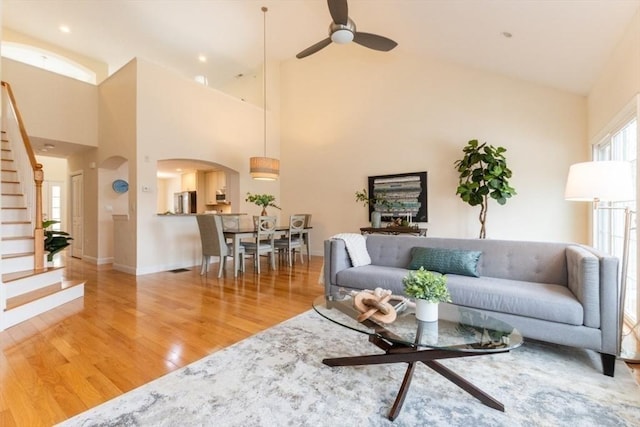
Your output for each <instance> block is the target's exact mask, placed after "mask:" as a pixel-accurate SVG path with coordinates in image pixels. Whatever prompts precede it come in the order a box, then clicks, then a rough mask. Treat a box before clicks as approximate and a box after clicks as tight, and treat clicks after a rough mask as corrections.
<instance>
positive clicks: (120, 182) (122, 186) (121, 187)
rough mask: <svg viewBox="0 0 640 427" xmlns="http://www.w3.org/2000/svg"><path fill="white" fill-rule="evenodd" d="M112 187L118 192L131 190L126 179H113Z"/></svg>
mask: <svg viewBox="0 0 640 427" xmlns="http://www.w3.org/2000/svg"><path fill="white" fill-rule="evenodd" d="M111 187H112V188H113V191H115V192H116V193H126V192H127V191H129V183H128V182H127V181H125V180H124V179H116V180H115V181H113V184H111Z"/></svg>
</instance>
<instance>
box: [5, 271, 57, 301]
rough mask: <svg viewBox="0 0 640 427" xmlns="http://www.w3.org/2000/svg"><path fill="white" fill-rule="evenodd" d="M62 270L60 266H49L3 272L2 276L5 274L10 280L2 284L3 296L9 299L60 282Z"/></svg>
mask: <svg viewBox="0 0 640 427" xmlns="http://www.w3.org/2000/svg"><path fill="white" fill-rule="evenodd" d="M63 272H64V270H63V268H62V267H51V268H42V269H38V270H26V271H18V272H15V273H7V274H3V276H2V277H3V278H4V277H5V276H6V277H9V278H11V280H9V281H7V282H5V283H4V284H3V286H4V288H5V297H6V298H7V299H9V298H15V297H18V296H20V295H26V294H31V293H33V292H35V291H38V290H39V289H42V288H46V287H48V286H51V285H52V284H54V283H58V282H61V281H62V279H63V277H62V274H63Z"/></svg>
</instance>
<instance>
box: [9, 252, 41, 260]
mask: <svg viewBox="0 0 640 427" xmlns="http://www.w3.org/2000/svg"><path fill="white" fill-rule="evenodd" d="M33 255H34V253H33V252H20V253H15V254H4V255H2V259H11V258H20V257H25V256H33Z"/></svg>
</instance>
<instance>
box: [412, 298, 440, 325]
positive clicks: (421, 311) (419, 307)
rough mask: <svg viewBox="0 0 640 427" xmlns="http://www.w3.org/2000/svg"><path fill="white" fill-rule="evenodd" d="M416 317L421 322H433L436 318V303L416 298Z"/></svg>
mask: <svg viewBox="0 0 640 427" xmlns="http://www.w3.org/2000/svg"><path fill="white" fill-rule="evenodd" d="M416 318H417V319H418V320H422V321H423V322H435V321H436V320H438V303H437V302H429V301H427V300H423V299H417V300H416Z"/></svg>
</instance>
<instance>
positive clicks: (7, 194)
mask: <svg viewBox="0 0 640 427" xmlns="http://www.w3.org/2000/svg"><path fill="white" fill-rule="evenodd" d="M0 196H24V194H22V193H0Z"/></svg>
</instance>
